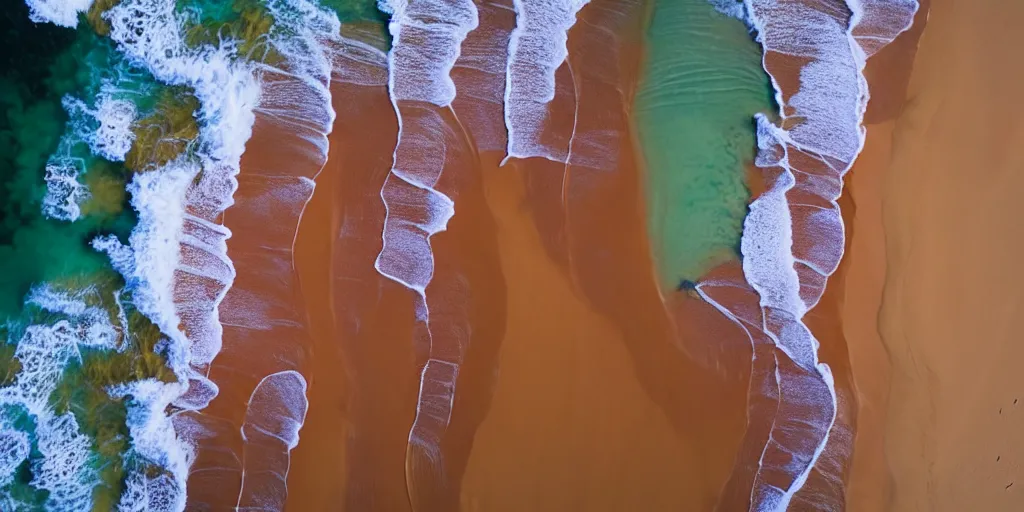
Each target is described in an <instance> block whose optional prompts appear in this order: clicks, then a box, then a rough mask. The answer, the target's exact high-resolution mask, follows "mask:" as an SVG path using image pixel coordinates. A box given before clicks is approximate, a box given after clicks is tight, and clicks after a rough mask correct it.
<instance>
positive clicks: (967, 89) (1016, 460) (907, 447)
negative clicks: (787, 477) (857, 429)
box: [880, 0, 1024, 511]
mask: <svg viewBox="0 0 1024 512" xmlns="http://www.w3.org/2000/svg"><path fill="white" fill-rule="evenodd" d="M1021 14H1024V5H1022V4H1012V3H1006V2H998V1H993V0H986V1H977V2H967V3H965V2H952V1H950V0H934V1H933V2H932V6H931V16H930V19H929V21H928V26H927V28H926V30H925V32H924V35H923V36H922V39H921V46H920V49H919V52H918V57H917V60H916V62H915V64H914V71H913V75H912V77H911V80H910V86H909V90H908V94H907V101H906V105H905V106H904V109H903V112H902V114H901V115H900V116H899V118H898V119H897V120H896V122H895V125H894V127H893V136H892V156H891V159H890V163H889V164H888V166H887V169H886V172H885V174H884V176H883V179H884V181H883V188H882V192H881V201H882V213H883V215H882V220H883V224H884V227H885V235H886V248H885V254H886V263H887V272H886V279H885V289H884V295H883V299H882V308H881V311H880V326H881V337H882V341H883V343H884V345H885V347H886V350H887V352H888V354H889V357H890V361H891V364H892V383H891V389H890V396H889V404H888V409H887V413H888V419H887V425H886V439H885V442H886V444H885V446H886V454H887V459H888V463H889V465H890V467H891V470H892V474H893V479H894V496H893V500H892V502H891V504H890V509H892V510H950V511H953V510H970V509H983V510H1019V509H1020V507H1021V503H1022V502H1024V498H1022V497H1021V496H1020V491H1021V489H1020V484H1019V483H1018V484H1017V485H1011V484H1014V481H1015V480H1017V479H1019V478H1020V477H1021V473H1020V464H1021V462H1022V460H1024V448H1022V444H1021V443H1020V440H1019V433H1020V431H1021V426H1022V423H1024V405H1021V403H1020V402H1018V403H1015V401H1017V400H1019V399H1021V398H1024V397H1022V396H1021V395H1022V394H1024V377H1022V373H1021V372H1020V369H1019V368H1018V367H1019V365H1020V361H1021V360H1022V357H1024V346H1022V345H1021V343H1020V340H1019V336H1018V332H1019V330H1018V329H1017V328H1016V324H1015V320H1017V319H1018V318H1019V317H1020V311H1021V304H1022V299H1024V292H1022V290H1024V286H1022V285H1024V273H1022V272H1021V271H1020V270H1018V268H1019V261H1018V260H1019V253H1020V240H1019V239H1020V237H1019V234H1020V222H1019V219H1018V218H1017V217H1018V215H1017V204H1018V195H1019V194H1018V193H1017V192H1018V191H1019V190H1020V187H1021V186H1022V185H1024V174H1021V173H1020V169H1022V168H1024V157H1022V156H1021V153H1020V152H1019V148H1018V145H1019V144H1020V141H1021V140H1024V122H1022V121H1021V119H1022V114H1024V107H1022V105H1021V102H1020V101H1019V95H1020V84H1021V83H1024V64H1022V62H1024V61H1022V60H1021V59H1020V56H1019V55H1018V50H1017V41H1016V39H1017V29H1016V20H1017V19H1018V17H1019V16H1020V15H1021Z"/></svg>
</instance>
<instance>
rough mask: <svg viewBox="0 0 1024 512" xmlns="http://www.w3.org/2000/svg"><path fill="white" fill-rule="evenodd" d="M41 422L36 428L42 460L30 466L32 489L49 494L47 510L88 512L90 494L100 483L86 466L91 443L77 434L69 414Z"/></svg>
mask: <svg viewBox="0 0 1024 512" xmlns="http://www.w3.org/2000/svg"><path fill="white" fill-rule="evenodd" d="M44 418H45V419H44ZM44 418H40V419H41V420H42V421H40V423H39V425H38V427H36V445H37V446H38V447H39V453H40V454H41V455H42V458H41V459H38V460H37V461H35V463H34V464H32V486H33V487H35V488H36V489H43V490H47V491H49V492H50V495H49V496H47V498H46V504H45V507H46V509H47V510H54V511H57V510H61V511H63V510H90V509H91V508H92V491H93V489H94V488H95V487H96V486H97V485H99V483H100V481H99V474H98V472H97V471H96V470H95V469H93V468H92V467H90V465H89V463H90V462H91V459H92V453H91V448H92V440H91V439H89V437H88V436H86V435H85V434H82V433H81V432H80V430H79V428H78V422H77V421H76V420H75V417H74V416H73V415H72V414H71V413H65V414H62V415H60V416H56V417H44Z"/></svg>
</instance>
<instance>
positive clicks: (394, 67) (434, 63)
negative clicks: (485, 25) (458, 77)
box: [380, 0, 477, 107]
mask: <svg viewBox="0 0 1024 512" xmlns="http://www.w3.org/2000/svg"><path fill="white" fill-rule="evenodd" d="M380 7H381V10H383V11H385V12H387V13H389V14H391V21H390V22H389V23H388V30H389V31H390V32H391V36H392V38H393V40H392V47H391V51H390V52H389V54H388V62H389V71H390V79H389V81H388V90H389V92H390V93H391V97H392V99H393V100H395V101H400V100H412V101H423V102H427V103H433V104H434V105H437V106H439V107H446V106H448V105H450V104H451V102H452V100H454V99H455V84H454V83H453V82H452V79H451V76H449V73H450V72H451V69H452V66H453V65H454V64H455V61H456V59H458V58H459V51H460V47H461V45H462V41H463V39H465V38H466V34H467V33H469V31H471V30H473V29H474V28H476V26H477V10H476V6H475V5H474V4H473V2H471V1H469V0H421V1H415V2H409V1H408V0H381V2H380Z"/></svg>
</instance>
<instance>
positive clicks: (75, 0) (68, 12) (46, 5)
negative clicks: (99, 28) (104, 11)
mask: <svg viewBox="0 0 1024 512" xmlns="http://www.w3.org/2000/svg"><path fill="white" fill-rule="evenodd" d="M92 2H93V0H25V3H26V4H27V5H28V12H29V14H28V16H29V19H30V20H32V21H34V22H36V23H53V24H54V25H59V26H61V27H67V28H74V27H75V25H78V15H79V14H81V13H83V12H86V11H88V10H89V8H90V7H92Z"/></svg>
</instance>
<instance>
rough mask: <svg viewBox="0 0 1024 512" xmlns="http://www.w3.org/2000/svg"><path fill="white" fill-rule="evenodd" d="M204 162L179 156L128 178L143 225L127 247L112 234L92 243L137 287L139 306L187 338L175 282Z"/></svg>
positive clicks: (135, 296)
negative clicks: (188, 207)
mask: <svg viewBox="0 0 1024 512" xmlns="http://www.w3.org/2000/svg"><path fill="white" fill-rule="evenodd" d="M198 172H199V167H198V166H197V165H196V164H195V163H193V162H191V161H189V160H188V159H187V158H186V157H180V158H178V159H177V160H175V161H173V162H171V163H170V164H168V165H166V166H164V167H163V168H161V169H157V170H152V171H147V172H145V173H139V174H136V175H135V176H134V177H133V178H132V181H131V183H129V184H128V192H129V194H131V204H132V207H133V208H134V209H135V210H136V211H137V212H138V218H139V220H138V225H137V226H136V228H135V229H134V230H132V234H131V236H130V238H129V247H124V246H123V245H121V243H120V242H119V241H118V240H117V238H116V237H114V236H113V235H107V236H103V237H99V238H97V239H95V240H93V242H92V245H93V247H95V248H96V249H97V250H101V251H105V252H107V254H108V255H109V256H110V259H111V262H112V264H113V265H114V268H115V269H117V270H118V272H120V273H121V274H122V275H123V276H124V277H125V280H126V281H127V283H128V287H129V289H131V290H132V294H133V299H134V301H135V304H136V306H137V307H138V308H139V311H141V312H142V313H143V314H145V315H146V316H147V317H149V318H150V319H152V320H153V322H154V323H155V324H156V325H157V326H158V327H160V330H161V332H163V333H164V334H166V335H168V336H170V337H172V338H174V339H177V340H178V341H179V342H182V343H185V342H184V341H183V340H184V338H183V337H184V334H183V333H182V332H181V330H180V329H179V325H178V324H179V322H180V320H179V318H178V315H177V313H176V310H175V304H174V295H173V282H174V270H175V268H176V267H177V266H178V261H179V252H180V251H179V244H180V237H181V231H182V226H183V224H184V220H185V195H186V192H187V190H188V188H189V186H190V185H191V184H192V182H193V180H194V179H195V177H196V175H197V174H198Z"/></svg>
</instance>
